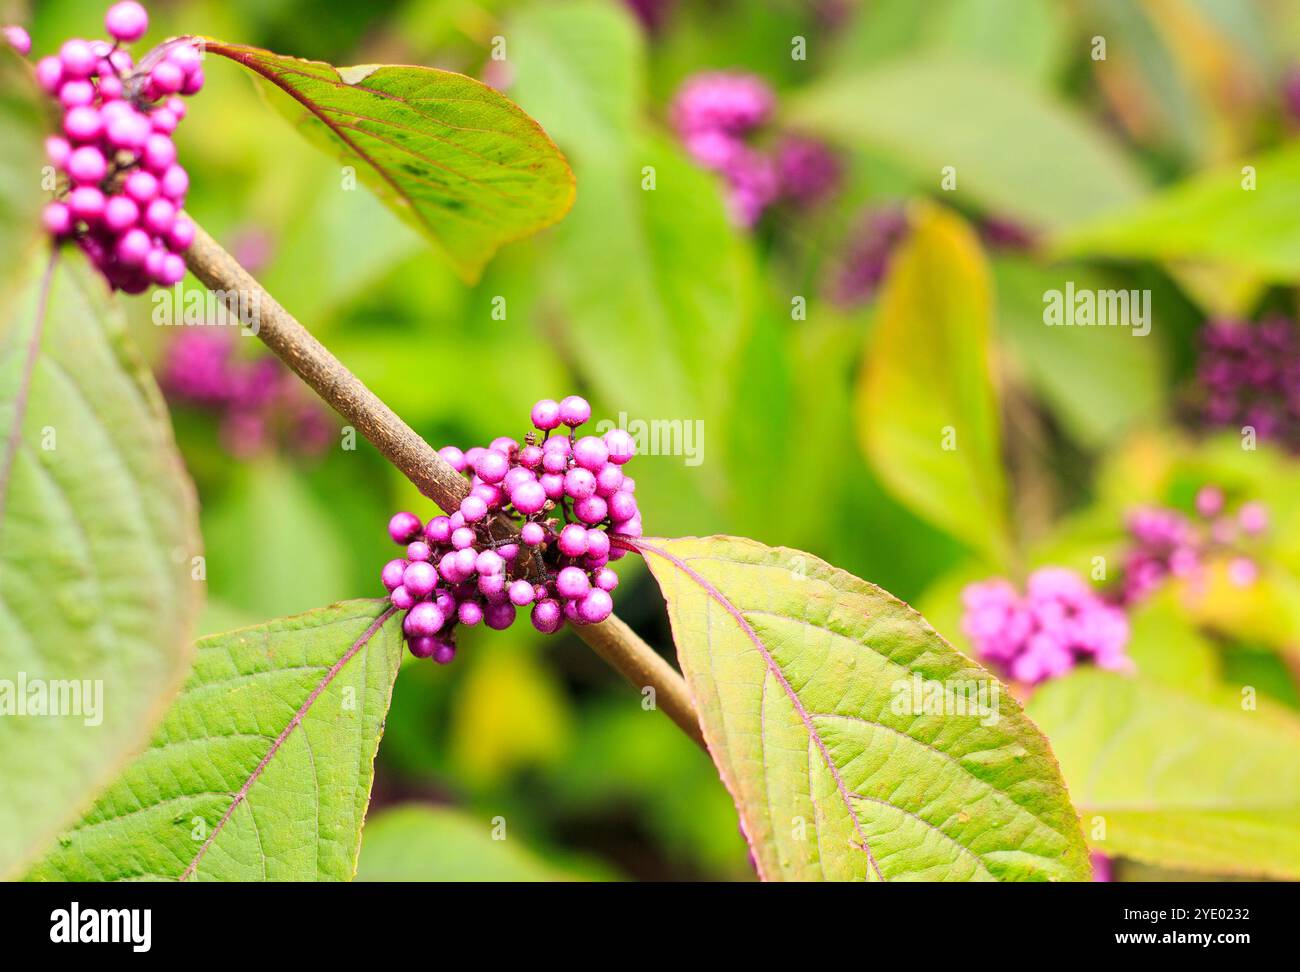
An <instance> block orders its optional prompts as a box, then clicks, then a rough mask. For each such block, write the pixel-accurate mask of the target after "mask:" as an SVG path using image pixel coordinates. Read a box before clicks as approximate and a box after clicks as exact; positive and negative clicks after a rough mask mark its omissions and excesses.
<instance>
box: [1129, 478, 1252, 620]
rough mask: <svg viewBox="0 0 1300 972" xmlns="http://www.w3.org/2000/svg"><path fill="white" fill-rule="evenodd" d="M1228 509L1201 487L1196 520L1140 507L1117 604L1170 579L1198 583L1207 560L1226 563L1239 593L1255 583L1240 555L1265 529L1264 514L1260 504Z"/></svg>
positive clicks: (1217, 493) (1133, 518)
mask: <svg viewBox="0 0 1300 972" xmlns="http://www.w3.org/2000/svg"><path fill="white" fill-rule="evenodd" d="M1226 505H1227V504H1226V501H1225V498H1224V494H1223V490H1221V489H1219V488H1218V487H1217V486H1204V487H1202V488H1201V490H1200V492H1198V493H1197V495H1196V514H1197V515H1196V519H1193V518H1191V517H1188V516H1186V515H1185V514H1184V513H1182V512H1181V511H1180V510H1176V509H1170V508H1167V507H1159V506H1144V507H1140V508H1138V509H1136V510H1134V511H1132V512H1131V513H1130V514H1129V517H1128V524H1127V526H1128V535H1129V540H1130V547H1129V550H1128V551H1127V553H1126V554H1125V556H1124V578H1123V582H1122V586H1121V588H1120V591H1119V594H1118V598H1119V601H1120V603H1121V604H1125V605H1131V604H1135V603H1137V602H1139V601H1141V600H1143V599H1144V598H1146V597H1147V596H1148V595H1150V594H1151V593H1152V592H1153V591H1155V590H1156V589H1157V588H1158V587H1159V586H1160V585H1161V584H1162V583H1164V581H1165V580H1167V579H1169V578H1177V579H1182V580H1187V581H1190V582H1192V583H1197V582H1198V581H1199V579H1200V578H1201V577H1202V574H1203V571H1204V566H1205V561H1206V559H1207V558H1208V557H1210V556H1227V557H1228V558H1229V559H1228V577H1229V579H1230V580H1232V582H1233V583H1235V584H1237V585H1238V586H1240V587H1246V586H1249V585H1250V584H1252V583H1254V582H1255V579H1256V577H1257V576H1258V574H1259V568H1258V566H1257V565H1256V563H1255V561H1254V560H1252V559H1251V558H1250V557H1248V556H1246V555H1245V553H1244V552H1243V551H1242V545H1243V541H1246V540H1248V539H1250V538H1254V537H1258V536H1259V535H1260V534H1262V533H1263V532H1264V531H1265V530H1267V529H1268V519H1269V517H1268V509H1267V507H1265V506H1264V504H1262V503H1259V502H1248V503H1243V504H1242V505H1241V507H1240V508H1239V509H1237V510H1236V512H1235V513H1229V512H1228V511H1227V508H1226Z"/></svg>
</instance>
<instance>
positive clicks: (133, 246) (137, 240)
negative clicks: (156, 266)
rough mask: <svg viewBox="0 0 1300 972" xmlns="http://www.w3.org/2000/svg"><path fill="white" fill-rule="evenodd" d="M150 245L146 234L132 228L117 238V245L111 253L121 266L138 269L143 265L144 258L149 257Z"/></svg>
mask: <svg viewBox="0 0 1300 972" xmlns="http://www.w3.org/2000/svg"><path fill="white" fill-rule="evenodd" d="M151 245H152V244H151V243H150V242H149V234H148V233H146V232H145V231H144V230H142V229H139V228H133V229H129V230H127V231H126V232H125V233H123V234H122V235H121V236H119V237H118V238H117V245H116V246H115V247H114V248H113V253H114V255H116V257H117V262H118V263H120V264H122V265H123V266H125V267H138V266H142V265H143V264H144V258H145V257H147V256H148V255H149V248H150V246H151Z"/></svg>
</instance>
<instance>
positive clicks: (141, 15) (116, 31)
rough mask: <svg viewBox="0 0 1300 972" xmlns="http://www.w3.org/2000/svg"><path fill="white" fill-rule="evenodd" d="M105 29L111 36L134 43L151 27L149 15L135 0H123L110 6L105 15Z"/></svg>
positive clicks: (126, 42) (127, 42) (124, 41)
mask: <svg viewBox="0 0 1300 972" xmlns="http://www.w3.org/2000/svg"><path fill="white" fill-rule="evenodd" d="M104 29H105V30H107V31H108V33H109V36H111V37H113V38H115V39H117V40H119V41H122V42H123V43H125V44H133V43H135V42H136V41H138V40H139V39H140V38H141V37H143V36H144V33H145V31H146V30H148V29H149V15H148V14H147V13H145V10H144V7H142V6H140V4H138V3H136V2H135V0H123V2H122V3H115V4H113V6H111V7H109V8H108V13H107V14H105V15H104Z"/></svg>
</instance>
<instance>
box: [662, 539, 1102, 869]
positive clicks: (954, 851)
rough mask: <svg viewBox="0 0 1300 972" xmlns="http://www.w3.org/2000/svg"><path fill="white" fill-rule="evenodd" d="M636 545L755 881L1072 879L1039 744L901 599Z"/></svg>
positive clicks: (757, 549) (799, 571)
mask: <svg viewBox="0 0 1300 972" xmlns="http://www.w3.org/2000/svg"><path fill="white" fill-rule="evenodd" d="M637 546H638V547H639V549H640V550H641V552H642V554H643V555H644V556H645V558H646V562H647V563H648V564H649V566H650V569H651V571H652V572H653V573H654V576H655V579H656V580H657V581H658V582H659V586H660V589H661V590H662V591H663V594H664V597H665V599H666V600H667V602H668V614H669V617H670V619H671V621H672V630H673V640H674V641H675V642H676V645H677V656H678V658H679V660H680V662H681V666H682V671H683V673H684V674H685V676H686V680H687V684H688V685H689V687H690V690H691V695H692V697H693V698H694V701H695V704H696V707H697V709H698V711H699V716H700V723H701V725H702V727H703V729H704V736H705V739H706V741H707V742H708V745H709V751H710V754H711V755H712V756H713V760H714V762H715V763H716V764H717V766H718V771H719V772H720V773H721V775H722V779H723V782H724V783H726V785H727V789H728V790H730V791H731V795H732V798H733V799H734V800H735V802H736V808H737V810H738V811H739V813H740V819H741V826H742V829H743V830H744V833H745V834H746V836H747V838H748V840H749V842H750V845H751V847H752V848H753V851H754V856H755V860H756V864H757V867H758V871H759V874H760V876H761V877H763V878H765V879H767V880H808V881H817V880H833V881H862V880H923V881H924V880H929V881H941V880H946V881H966V880H984V881H988V880H1003V881H1015V880H1048V881H1060V880H1082V879H1086V878H1087V876H1088V873H1089V868H1088V860H1087V853H1086V850H1085V847H1084V842H1083V837H1082V835H1081V834H1080V833H1079V826H1078V821H1077V819H1076V817H1075V813H1074V810H1073V808H1072V807H1071V806H1070V801H1069V798H1068V796H1067V794H1066V792H1065V787H1064V785H1063V784H1062V782H1061V778H1060V774H1059V772H1058V770H1057V766H1056V760H1055V759H1054V758H1053V756H1052V752H1051V748H1050V747H1049V746H1048V743H1047V740H1046V739H1045V738H1044V737H1043V735H1042V734H1041V733H1040V732H1038V730H1037V729H1036V728H1035V727H1034V726H1033V724H1032V723H1030V722H1029V720H1028V719H1026V718H1025V716H1024V714H1023V712H1022V711H1021V709H1020V706H1019V704H1018V703H1017V702H1016V701H1015V699H1014V698H1012V696H1011V695H1010V694H1009V693H1007V692H1005V691H1004V690H1003V688H1002V686H1001V684H1000V683H999V682H998V681H997V679H995V678H994V677H993V676H992V675H991V674H990V673H989V672H988V671H986V670H985V669H983V668H980V667H979V666H978V665H976V664H975V663H973V662H971V661H970V660H969V659H967V658H966V657H964V656H963V655H961V654H959V653H958V652H957V651H955V650H954V649H953V648H952V647H951V646H949V645H948V644H947V643H946V642H945V641H944V640H943V639H942V638H940V637H939V635H937V634H936V633H935V631H934V629H933V628H931V627H930V626H929V625H928V624H927V623H926V622H925V619H924V618H922V617H921V616H920V615H919V614H917V613H916V612H915V611H913V610H912V609H911V608H909V607H908V606H907V605H905V604H903V603H902V602H901V601H899V600H897V599H895V598H893V597H891V596H890V595H889V594H887V593H885V592H884V591H882V590H880V589H879V588H877V587H875V586H874V585H872V584H868V583H867V582H865V581H862V580H859V579H858V578H856V577H854V576H852V575H851V574H847V573H845V572H844V571H840V570H836V569H835V568H833V567H831V566H830V565H829V564H826V563H824V562H822V561H820V560H818V559H817V558H816V557H813V556H811V555H809V554H806V553H801V552H800V551H797V550H789V549H785V548H779V547H766V546H763V545H762V544H760V543H755V542H754V541H752V540H743V539H736V538H734V537H710V538H705V539H696V538H686V539H680V540H665V539H649V540H645V541H638V543H637ZM918 686H919V688H918Z"/></svg>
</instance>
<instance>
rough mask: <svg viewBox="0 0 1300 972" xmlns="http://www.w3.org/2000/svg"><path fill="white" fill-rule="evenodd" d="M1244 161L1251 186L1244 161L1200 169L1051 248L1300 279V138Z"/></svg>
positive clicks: (1076, 253)
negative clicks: (1299, 214) (1248, 172)
mask: <svg viewBox="0 0 1300 972" xmlns="http://www.w3.org/2000/svg"><path fill="white" fill-rule="evenodd" d="M1243 161H1244V163H1248V164H1249V165H1250V166H1251V167H1252V168H1253V169H1254V173H1253V180H1254V181H1253V183H1247V181H1246V176H1245V175H1244V174H1243V171H1242V164H1236V165H1230V166H1227V167H1225V168H1220V169H1215V170H1212V171H1210V172H1205V173H1200V174H1197V175H1194V176H1192V177H1191V178H1189V179H1187V180H1185V181H1183V182H1180V183H1177V184H1175V185H1173V186H1171V187H1169V188H1168V189H1166V190H1164V191H1163V192H1161V193H1160V194H1159V195H1157V196H1153V197H1151V198H1150V199H1148V200H1147V201H1146V202H1145V203H1143V204H1141V205H1139V206H1137V207H1134V208H1132V209H1129V210H1126V211H1124V212H1123V213H1121V214H1118V215H1110V216H1103V217H1100V218H1098V219H1095V220H1093V221H1090V222H1088V223H1087V224H1086V225H1083V226H1081V227H1079V228H1077V229H1075V230H1073V231H1071V232H1068V233H1065V234H1063V235H1062V236H1061V237H1060V238H1059V239H1058V240H1057V241H1056V245H1055V248H1054V249H1055V250H1056V252H1058V253H1059V254H1061V255H1065V256H1076V257H1099V256H1100V257H1118V258H1126V259H1135V260H1174V259H1179V260H1200V261H1210V262H1214V263H1222V264H1225V265H1227V266H1231V267H1235V268H1238V269H1241V270H1247V271H1251V272H1253V273H1257V274H1259V275H1260V276H1261V277H1263V278H1264V279H1266V280H1270V281H1293V280H1296V279H1300V227H1298V226H1297V225H1296V223H1295V221H1294V220H1290V219H1287V218H1286V214H1288V213H1292V212H1295V211H1296V208H1297V207H1300V143H1295V142H1293V143H1291V144H1289V145H1285V146H1283V147H1282V148H1280V149H1276V150H1275V151H1273V152H1271V153H1269V154H1268V155H1265V156H1262V157H1260V158H1258V159H1249V158H1248V159H1245V160H1243ZM1248 185H1253V188H1247V186H1248Z"/></svg>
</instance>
